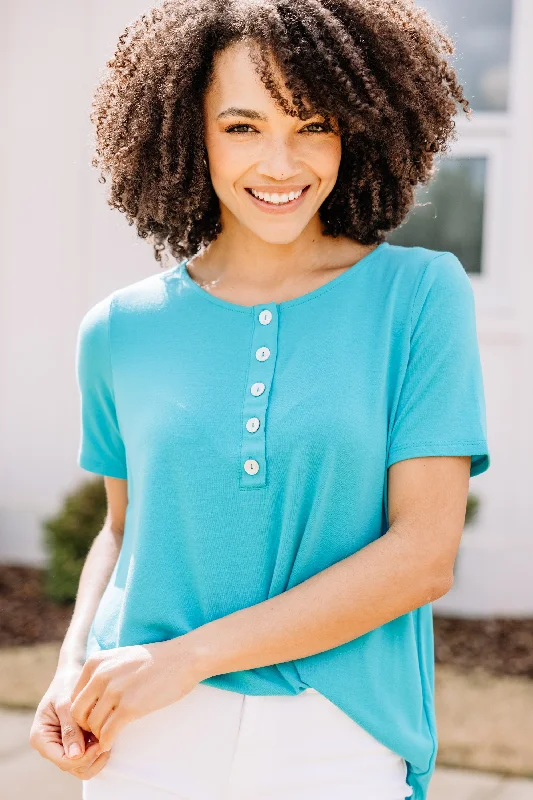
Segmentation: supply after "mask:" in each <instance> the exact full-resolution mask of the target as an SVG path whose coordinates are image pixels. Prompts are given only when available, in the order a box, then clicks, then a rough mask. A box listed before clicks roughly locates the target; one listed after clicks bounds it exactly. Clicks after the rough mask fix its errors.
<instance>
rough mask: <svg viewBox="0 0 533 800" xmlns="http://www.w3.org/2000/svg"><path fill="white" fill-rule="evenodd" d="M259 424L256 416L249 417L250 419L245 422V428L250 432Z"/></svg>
mask: <svg viewBox="0 0 533 800" xmlns="http://www.w3.org/2000/svg"><path fill="white" fill-rule="evenodd" d="M260 424H261V423H260V421H259V420H258V418H257V417H250V419H249V420H248V422H247V423H246V430H247V431H250V433H255V432H256V430H257V429H258V428H259V426H260Z"/></svg>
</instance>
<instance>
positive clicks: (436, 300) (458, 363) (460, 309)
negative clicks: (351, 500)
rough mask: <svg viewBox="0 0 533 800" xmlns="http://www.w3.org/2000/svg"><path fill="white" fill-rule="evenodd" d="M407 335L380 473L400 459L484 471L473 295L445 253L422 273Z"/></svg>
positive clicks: (483, 426)
mask: <svg viewBox="0 0 533 800" xmlns="http://www.w3.org/2000/svg"><path fill="white" fill-rule="evenodd" d="M410 330H411V337H410V353H409V359H408V363H407V367H406V371H405V376H404V378H403V382H402V386H401V391H400V395H399V400H398V404H397V410H396V413H395V418H394V422H393V425H392V430H391V434H390V440H389V451H388V457H387V468H388V467H390V465H391V464H394V463H395V462H396V461H402V460H403V459H406V458H416V457H422V456H462V455H464V456H466V455H470V456H471V458H472V460H471V465H470V475H471V476H474V475H479V474H480V473H482V472H485V471H486V470H487V469H488V468H489V465H490V454H489V452H488V445H487V430H486V412H485V397H484V387H483V375H482V370H481V361H480V354H479V346H478V339H477V329H476V313H475V300H474V291H473V288H472V285H471V283H470V278H469V277H468V275H467V273H466V272H465V270H464V268H463V266H462V264H461V262H460V261H459V259H458V258H457V257H456V256H455V255H453V254H452V253H448V252H445V253H441V254H440V255H438V256H436V257H435V258H433V259H432V260H431V261H430V262H429V264H428V265H427V266H426V268H425V269H424V272H423V275H422V278H421V280H420V283H419V286H418V289H417V291H416V295H415V298H414V301H413V307H412V315H411V328H410Z"/></svg>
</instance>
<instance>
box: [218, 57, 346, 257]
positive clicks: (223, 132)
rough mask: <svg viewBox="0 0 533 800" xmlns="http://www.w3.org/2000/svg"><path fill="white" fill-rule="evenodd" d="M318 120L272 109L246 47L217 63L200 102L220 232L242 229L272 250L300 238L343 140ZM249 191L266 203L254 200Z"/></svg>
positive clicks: (331, 176) (329, 183)
mask: <svg viewBox="0 0 533 800" xmlns="http://www.w3.org/2000/svg"><path fill="white" fill-rule="evenodd" d="M275 69H276V73H275V74H276V77H277V78H278V85H280V86H282V87H283V93H284V95H285V96H286V97H287V99H289V95H288V94H287V90H286V88H285V86H284V84H283V83H282V79H281V76H280V73H279V71H278V69H277V67H276V68H275ZM323 119H324V118H323V117H321V116H320V115H316V116H314V117H310V118H309V119H308V120H306V121H304V120H301V119H298V117H291V116H289V115H288V114H285V112H284V111H282V109H280V108H278V106H277V105H276V104H275V102H274V100H273V98H272V97H271V96H270V94H269V92H268V91H267V89H266V88H265V86H264V85H263V83H262V81H261V79H260V77H259V76H258V75H257V73H256V71H255V67H254V65H253V63H252V61H251V60H250V55H249V49H248V45H247V44H246V43H244V42H238V43H235V44H232V45H231V46H229V47H227V48H226V49H225V50H223V51H222V52H220V53H218V54H217V55H216V60H215V63H214V72H213V79H212V81H211V84H210V86H209V88H208V90H207V91H206V93H205V97H204V125H205V143H206V148H207V153H208V159H209V169H210V175H211V180H212V183H213V187H214V190H215V192H216V194H217V195H218V197H219V200H220V206H221V221H222V226H223V228H224V229H226V228H227V226H230V227H231V226H232V225H244V226H246V227H247V228H248V229H250V230H251V231H253V233H255V234H256V235H257V236H258V237H260V238H261V239H263V240H264V241H267V242H271V243H273V244H283V243H288V242H292V241H294V240H295V239H296V238H297V237H298V236H299V235H300V234H301V232H302V231H303V230H304V229H305V228H306V226H307V225H308V224H309V222H310V220H312V219H313V218H314V217H315V215H317V212H318V209H319V207H320V206H321V205H322V203H323V202H324V200H325V199H326V197H327V196H328V195H329V194H330V192H331V191H332V189H333V187H334V186H335V182H336V180H337V173H338V169H339V164H340V158H341V139H340V135H339V134H338V132H336V131H335V130H331V129H328V128H327V126H325V125H322V124H321V122H322V121H323ZM252 190H254V191H255V192H256V193H257V192H259V193H261V194H263V193H268V194H267V197H266V198H264V196H263V199H260V198H259V199H256V198H255V197H254V196H252V193H251V192H252ZM302 190H303V191H302ZM276 193H277V195H278V196H277V197H275V196H274V197H272V194H276ZM291 193H292V194H291ZM269 198H270V202H269ZM272 201H274V202H272ZM276 201H277V202H276ZM280 201H282V202H280ZM287 201H288V202H287ZM317 220H318V217H317V219H315V220H314V221H315V222H317Z"/></svg>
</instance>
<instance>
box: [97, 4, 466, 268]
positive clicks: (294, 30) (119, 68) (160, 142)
mask: <svg viewBox="0 0 533 800" xmlns="http://www.w3.org/2000/svg"><path fill="white" fill-rule="evenodd" d="M244 38H247V39H249V40H250V39H251V40H252V41H254V42H257V43H258V44H259V45H260V46H259V48H257V50H258V54H256V56H254V57H253V58H254V64H255V66H256V68H257V70H258V75H260V77H261V80H262V82H263V83H264V85H265V87H266V88H267V89H268V91H269V92H270V94H271V96H272V97H273V99H274V100H275V102H276V103H277V104H278V106H279V107H280V108H282V109H283V110H284V111H285V112H286V113H288V114H290V115H291V116H297V117H299V118H300V119H307V118H309V116H310V111H309V107H308V106H307V105H306V103H309V104H310V106H311V108H312V109H313V110H314V112H315V113H322V114H323V115H324V117H325V119H326V122H327V121H328V120H329V119H331V117H334V118H335V121H336V123H337V130H338V131H339V132H340V135H341V161H340V165H339V171H338V176H337V182H336V184H335V186H334V188H333V190H332V191H331V193H330V194H329V195H328V197H327V198H326V200H325V201H324V202H323V204H322V205H321V207H320V208H319V212H318V213H319V216H320V220H321V223H322V229H323V233H324V235H328V236H333V237H335V236H338V235H343V236H346V237H349V238H351V239H354V240H356V241H358V242H360V243H362V244H378V243H380V242H382V241H383V240H384V239H385V235H386V234H387V233H388V232H389V231H391V230H392V229H394V228H396V227H397V226H398V225H399V224H400V223H401V222H402V221H403V219H404V218H405V217H406V215H407V213H408V211H409V209H410V207H411V206H412V204H413V203H414V193H415V188H416V186H417V184H419V183H427V182H428V181H429V179H430V178H431V177H432V175H433V173H434V164H433V160H434V156H435V154H436V153H438V152H439V151H440V152H444V151H446V150H447V149H448V141H449V140H450V139H452V138H455V136H456V133H455V121H454V119H453V118H454V116H455V115H456V113H457V110H458V109H457V104H459V105H460V106H462V108H463V110H464V111H465V113H466V115H467V116H469V115H470V113H471V109H470V106H469V103H468V100H467V99H466V98H465V96H464V94H463V88H462V86H461V85H460V84H459V82H458V79H457V75H456V73H455V70H454V69H453V67H452V66H451V65H450V64H449V62H448V60H447V58H446V55H447V54H452V53H453V52H454V46H453V43H452V41H451V40H450V38H449V37H448V35H447V33H446V32H445V30H444V29H443V28H441V27H440V26H439V25H438V24H437V23H435V22H434V21H433V20H432V19H431V18H430V17H429V16H428V14H427V13H426V12H425V11H424V10H423V9H421V8H417V7H416V6H415V4H414V0H165V2H162V3H161V4H160V5H159V6H158V7H156V8H152V9H151V10H150V11H148V12H147V13H145V14H143V15H142V16H141V17H140V18H138V19H137V20H135V21H134V22H133V23H132V24H130V25H129V26H128V27H126V29H125V30H124V32H123V34H122V35H121V36H120V38H119V41H118V44H117V48H116V51H115V54H114V57H113V58H112V59H110V60H109V61H108V62H107V64H106V67H107V69H106V70H105V71H104V74H103V76H102V77H101V80H100V81H99V83H98V85H97V87H96V90H95V93H94V98H93V105H92V111H91V114H90V119H91V121H92V122H93V123H94V125H95V131H96V148H95V152H96V155H95V156H94V157H93V158H92V162H91V163H92V165H93V166H94V167H99V169H100V178H99V180H100V182H101V183H105V182H106V175H110V178H111V183H110V192H109V196H108V199H107V202H108V204H109V205H110V206H111V207H112V208H117V209H118V210H120V211H122V212H123V213H124V214H125V215H126V218H127V220H128V223H129V224H130V225H133V224H135V225H136V228H137V232H138V235H139V236H140V237H141V238H145V239H146V238H149V240H150V241H151V243H152V245H153V249H154V257H155V259H156V261H161V251H164V250H166V248H168V250H169V251H170V253H171V254H172V256H174V257H175V258H177V259H181V258H188V257H191V256H192V255H194V254H195V253H196V252H198V250H199V249H200V247H202V246H203V245H207V244H208V243H209V242H211V241H212V240H213V239H214V238H216V236H217V235H218V234H219V233H220V232H221V222H220V204H219V200H218V197H217V195H216V193H215V191H214V189H213V185H212V183H211V180H210V176H209V168H208V165H207V151H206V147H205V141H204V123H203V115H202V111H201V107H202V104H201V99H202V97H203V92H204V91H205V90H206V88H207V87H208V85H209V81H210V78H211V76H212V71H213V61H214V55H215V54H216V53H217V52H219V51H221V50H223V49H224V48H225V47H227V46H228V45H229V44H231V43H232V42H235V41H239V40H243V39H244ZM266 53H271V54H273V55H274V57H275V61H276V64H277V65H279V67H280V68H281V70H282V74H283V76H284V80H285V83H286V87H287V89H288V90H289V93H290V97H291V98H292V105H291V104H290V103H288V102H287V100H286V99H285V98H284V97H283V96H282V95H281V94H280V92H279V88H278V86H277V85H276V81H275V80H274V77H273V74H272V70H271V67H270V65H269V62H268V59H267V57H266Z"/></svg>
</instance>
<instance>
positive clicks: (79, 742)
mask: <svg viewBox="0 0 533 800" xmlns="http://www.w3.org/2000/svg"><path fill="white" fill-rule="evenodd" d="M56 713H57V717H58V719H59V724H60V725H61V741H62V743H63V748H64V750H65V755H66V756H67V757H68V758H72V759H75V758H81V756H82V755H83V754H84V753H85V737H84V735H83V731H82V729H81V728H80V726H79V725H78V723H77V722H76V720H75V719H74V717H73V716H72V714H71V713H70V708H68V706H62V705H61V706H60V705H58V706H57V708H56Z"/></svg>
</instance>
